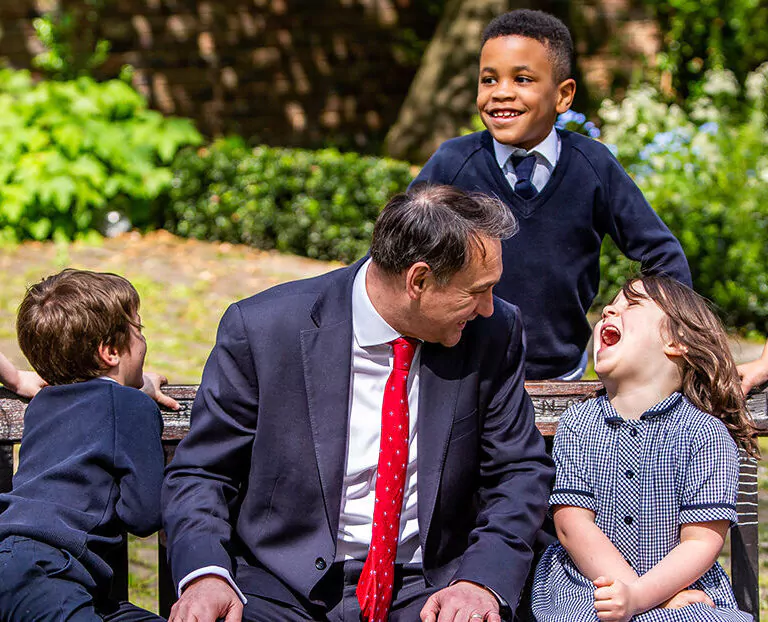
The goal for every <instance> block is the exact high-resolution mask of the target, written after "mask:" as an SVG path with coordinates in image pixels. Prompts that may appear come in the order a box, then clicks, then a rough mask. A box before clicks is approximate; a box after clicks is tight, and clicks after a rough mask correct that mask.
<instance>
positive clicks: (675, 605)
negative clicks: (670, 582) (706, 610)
mask: <svg viewBox="0 0 768 622" xmlns="http://www.w3.org/2000/svg"><path fill="white" fill-rule="evenodd" d="M693 603H704V604H705V605H709V606H710V607H712V608H714V606H715V603H714V601H713V600H712V599H711V598H710V597H709V596H707V594H706V593H705V592H702V591H701V590H682V591H680V592H678V593H677V594H675V595H674V596H673V597H672V598H670V599H669V600H668V601H666V602H664V603H661V605H659V608H660V609H682V608H683V607H686V606H687V605H692V604H693Z"/></svg>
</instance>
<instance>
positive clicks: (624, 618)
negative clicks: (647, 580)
mask: <svg viewBox="0 0 768 622" xmlns="http://www.w3.org/2000/svg"><path fill="white" fill-rule="evenodd" d="M592 583H594V585H595V587H596V588H597V589H596V590H595V611H597V617H598V618H599V619H600V620H607V621H609V622H628V620H629V619H630V618H631V617H632V616H633V615H635V613H636V607H635V604H634V602H633V601H634V597H633V593H632V586H630V585H627V584H626V583H623V582H621V581H619V580H618V579H617V580H615V581H614V580H613V579H611V578H610V577H597V579H595V580H594V581H593V582H592Z"/></svg>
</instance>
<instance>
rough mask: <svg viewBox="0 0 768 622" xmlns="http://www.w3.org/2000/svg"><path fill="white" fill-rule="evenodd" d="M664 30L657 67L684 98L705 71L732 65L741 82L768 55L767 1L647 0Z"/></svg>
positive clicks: (694, 91) (696, 85) (691, 91)
mask: <svg viewBox="0 0 768 622" xmlns="http://www.w3.org/2000/svg"><path fill="white" fill-rule="evenodd" d="M644 2H645V4H646V5H647V6H648V7H649V8H650V9H651V10H652V11H653V13H654V14H655V16H656V18H657V20H658V22H659V30H660V32H661V33H662V41H663V46H662V52H661V54H659V55H658V58H657V62H658V65H659V68H660V69H661V70H662V71H664V72H666V73H668V75H669V77H670V78H671V86H672V88H673V89H674V90H675V91H676V92H677V93H678V94H680V95H682V96H683V97H684V98H685V97H687V96H688V95H689V93H690V94H695V93H696V92H697V91H698V87H699V82H700V81H701V80H702V78H703V77H704V75H705V72H706V71H708V70H712V69H722V68H724V67H729V68H730V69H732V70H733V72H734V73H735V76H736V78H737V79H738V80H739V81H742V80H744V78H745V77H746V75H747V73H748V72H750V71H753V70H754V69H755V67H757V66H758V65H759V64H760V63H761V62H763V61H764V60H765V58H766V55H767V54H768V30H766V29H765V27H764V24H765V21H766V19H768V4H766V3H765V2H762V1H760V0H644Z"/></svg>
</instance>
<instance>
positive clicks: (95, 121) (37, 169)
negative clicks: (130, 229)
mask: <svg viewBox="0 0 768 622" xmlns="http://www.w3.org/2000/svg"><path fill="white" fill-rule="evenodd" d="M201 141H202V137H201V136H200V134H199V133H198V132H197V130H195V128H194V126H193V124H192V123H191V122H190V121H189V120H187V119H174V118H167V117H163V116H162V115H161V114H160V113H158V112H155V111H151V110H148V109H147V104H146V101H145V100H144V98H143V97H142V96H141V95H140V94H138V93H137V92H136V91H134V90H133V89H132V88H131V87H130V86H129V85H127V84H126V83H124V82H121V81H119V80H110V81H108V82H102V83H97V82H95V81H94V80H92V79H90V78H86V77H83V78H77V79H76V80H71V81H66V82H49V81H42V82H38V83H34V82H33V81H32V79H31V77H30V75H29V73H28V72H26V71H13V70H10V69H0V241H2V240H10V241H19V240H23V239H29V238H32V239H35V240H44V239H48V238H54V239H60V240H68V239H73V238H77V237H82V236H84V235H88V234H92V233H93V232H95V231H96V230H98V229H99V228H100V227H101V226H102V224H103V220H104V216H105V214H106V213H107V212H108V211H110V210H118V211H120V212H122V213H123V214H125V215H126V216H127V217H128V218H129V219H130V220H131V221H132V222H133V224H134V225H135V226H147V225H150V224H156V216H155V215H154V213H153V208H154V207H155V206H156V201H157V199H158V197H160V196H162V195H164V193H165V192H166V191H167V189H168V188H169V187H170V182H171V178H172V173H171V168H170V163H171V162H172V161H173V158H174V156H175V155H176V152H177V151H178V149H179V148H180V146H182V145H190V144H192V145H194V144H199V143H200V142H201Z"/></svg>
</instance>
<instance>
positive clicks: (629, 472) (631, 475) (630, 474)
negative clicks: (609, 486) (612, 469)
mask: <svg viewBox="0 0 768 622" xmlns="http://www.w3.org/2000/svg"><path fill="white" fill-rule="evenodd" d="M624 475H625V476H626V477H627V479H632V478H633V477H634V476H635V472H634V471H633V470H632V469H628V470H627V471H626V472H625V473H624Z"/></svg>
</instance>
